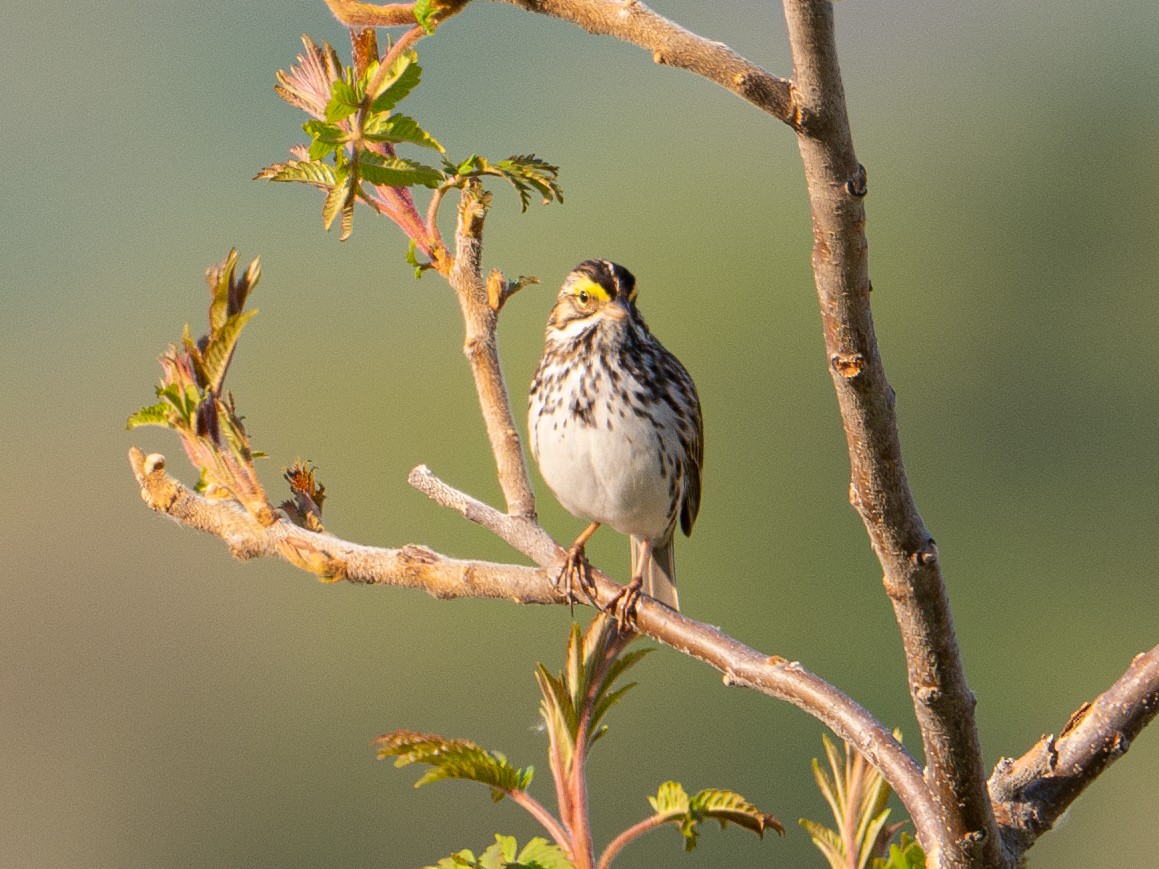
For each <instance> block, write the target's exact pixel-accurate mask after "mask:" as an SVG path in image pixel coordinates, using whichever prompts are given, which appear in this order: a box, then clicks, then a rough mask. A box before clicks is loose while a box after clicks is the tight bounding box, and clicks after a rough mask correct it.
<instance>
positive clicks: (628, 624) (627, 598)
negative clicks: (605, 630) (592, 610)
mask: <svg viewBox="0 0 1159 869" xmlns="http://www.w3.org/2000/svg"><path fill="white" fill-rule="evenodd" d="M643 587H644V578H643V577H642V576H634V577H632V581H631V582H629V583H628V584H627V585H625V586H624V587H623V588H622V589H620V591H619V593H617V594H616V596H615V597H614V598H612V599H611V600H610V601H608V605H607V607H605V608H604V612H608V613H611V614H612V616H613V618H615V620H616V628H617V629H618V630H619V631H620V633H625V632H627V631H635V630H636V604H638V603H639V602H640V593H641V591H640V590H641V589H642V588H643Z"/></svg>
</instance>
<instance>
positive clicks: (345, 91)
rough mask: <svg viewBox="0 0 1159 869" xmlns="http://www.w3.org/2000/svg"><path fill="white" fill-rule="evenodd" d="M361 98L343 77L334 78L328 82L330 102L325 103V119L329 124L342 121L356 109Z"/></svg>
mask: <svg viewBox="0 0 1159 869" xmlns="http://www.w3.org/2000/svg"><path fill="white" fill-rule="evenodd" d="M361 102H362V98H361V97H360V96H359V95H358V92H357V91H356V90H355V89H354V88H353V87H351V85H350V83H349V82H347V81H345V80H344V79H340V78H339V79H335V80H334V81H333V82H331V83H330V102H328V103H327V104H326V120H327V121H328V122H330V123H331V124H334V123H337V122H338V121H344V120H346V118H349V117H350V116H351V115H353V114H354V113H355V112H356V111H358V106H359V105H360V104H361Z"/></svg>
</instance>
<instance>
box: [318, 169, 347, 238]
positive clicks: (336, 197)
mask: <svg viewBox="0 0 1159 869" xmlns="http://www.w3.org/2000/svg"><path fill="white" fill-rule="evenodd" d="M353 191H354V184H353V179H352V178H351V176H350V173H349V172H346V171H342V172H340V173H339V177H337V178H336V179H335V182H334V186H333V187H331V188H330V192H329V193H327V194H326V199H325V201H324V202H323V203H322V228H323V229H325V230H329V229H330V225H331V224H332V223H334V218H336V217H337V216H338V215H339V214H340V213H341V212H342V211H343V210H344V209H345V208H346V205H347V203H348V202H350V203H351V204H353V201H352V194H353Z"/></svg>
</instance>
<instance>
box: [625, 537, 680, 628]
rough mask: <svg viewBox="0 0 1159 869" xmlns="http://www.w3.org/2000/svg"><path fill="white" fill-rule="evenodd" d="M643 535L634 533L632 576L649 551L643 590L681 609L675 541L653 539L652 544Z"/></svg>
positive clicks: (644, 569)
mask: <svg viewBox="0 0 1159 869" xmlns="http://www.w3.org/2000/svg"><path fill="white" fill-rule="evenodd" d="M647 543H648V541H647V540H645V539H644V538H643V537H637V536H636V535H635V534H633V535H632V576H635V575H636V573H637V571H638V570H639V569H640V560H641V558H642V557H643V556H644V554H645V552H646V551H647V550H648V549H650V550H651V551H650V552H649V553H648V558H647V563H646V564H645V565H644V568H643V578H644V586H643V589H642V590H643V592H644V594H646V595H648V596H649V597H654V598H656V600H658V601H660V603H664V604H668V606H670V607H672V609H674V610H679V609H680V598H679V597H678V596H677V594H676V547H675V546H674V545H673V541H672V540H671V539H669V540H668V541H667V542H663V541H659V540H653V541H651V546H650V547H648V546H646V544H647Z"/></svg>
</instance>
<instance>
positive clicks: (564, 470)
mask: <svg viewBox="0 0 1159 869" xmlns="http://www.w3.org/2000/svg"><path fill="white" fill-rule="evenodd" d="M591 417H592V418H591V423H590V424H585V423H584V422H582V421H581V420H579V419H577V418H575V417H574V416H573V415H572V414H571V413H570V412H569V411H567V410H566V409H561V410H560V411H559V412H557V413H555V414H552V415H544V416H541V417H539V418H538V420H533V421H532V435H531V441H532V450H533V452H534V453H535V458H536V461H538V463H539V469H540V471H541V472H542V474H543V478H544V480H546V481H547V485H548V486H550V487H551V490H552V491H553V492H554V493H555V496H556V498H558V499H559V502H560V503H561V504H563V506H564V507H565V508H566V509H567V511H568V512H569V513H571V514H573V515H574V516H577V517H579V518H581V519H586V520H588V521H589V522H599V523H600V524H602V525H608V526H610V527H612V528H614V529H616V530H617V531H619V532H620V533H621V534H636V535H639V536H641V537H647V538H658V537H662V536H663V535H664V534H665V532H666V531H668V529H669V527H670V524H671V516H670V512H669V511H670V509H671V505H672V502H673V498H672V494H671V493H670V492H669V488H668V484H667V483H666V482H665V479H664V475H663V473H662V471H661V466H660V443H659V440H658V436H657V433H656V431H655V429H654V428H653V427H652V426H651V425H650V424H646V420H642V419H639V418H631V417H629V418H628V419H620V418H618V417H617V419H616V420H615V423H617V427H616V431H614V432H613V431H611V430H609V428H608V422H609V419H608V410H607V408H606V407H605V406H603V404H602V402H599V401H597V402H596V404H595V405H594V406H593V407H592V412H591Z"/></svg>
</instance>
